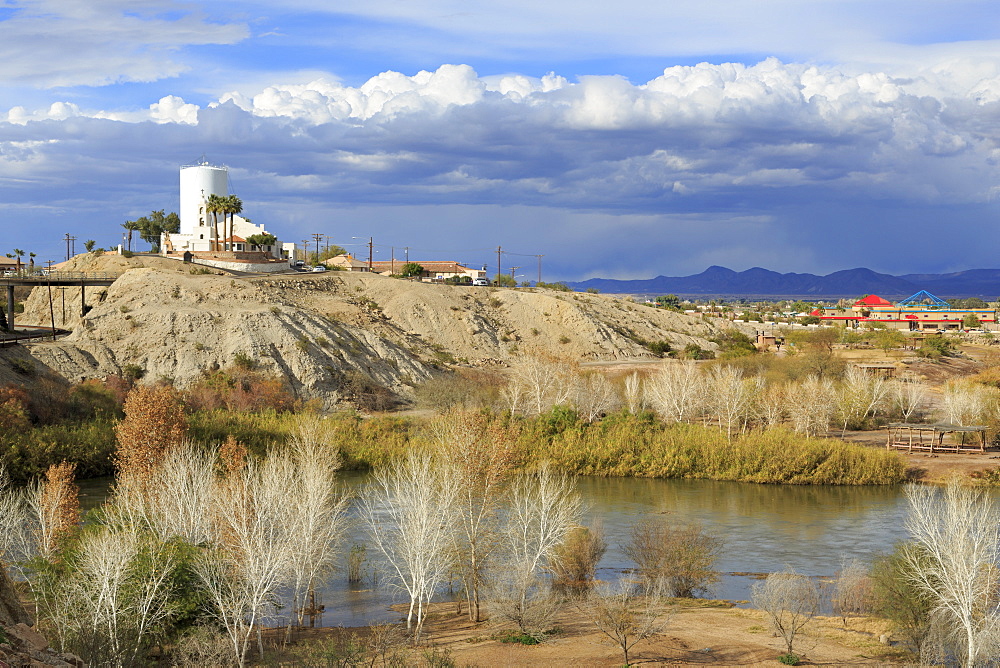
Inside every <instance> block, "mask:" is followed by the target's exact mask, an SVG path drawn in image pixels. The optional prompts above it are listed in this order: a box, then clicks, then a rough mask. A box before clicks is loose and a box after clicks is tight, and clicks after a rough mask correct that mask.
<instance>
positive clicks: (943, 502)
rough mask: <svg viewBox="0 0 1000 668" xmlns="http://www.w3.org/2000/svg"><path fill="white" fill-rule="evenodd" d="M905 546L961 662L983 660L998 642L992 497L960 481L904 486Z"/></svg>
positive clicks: (999, 573)
mask: <svg viewBox="0 0 1000 668" xmlns="http://www.w3.org/2000/svg"><path fill="white" fill-rule="evenodd" d="M906 497H907V499H908V500H909V502H910V513H909V515H908V517H907V520H906V528H907V530H908V531H909V532H910V536H911V537H912V538H913V541H914V543H915V544H914V545H912V546H910V547H909V548H908V549H906V550H905V551H904V553H903V554H904V558H905V559H906V562H907V565H908V571H909V573H910V577H911V578H912V579H913V583H914V584H915V585H916V586H917V587H918V588H919V589H920V590H922V591H923V592H925V593H927V594H928V595H929V596H930V598H931V601H932V605H933V611H932V618H933V619H934V620H935V622H936V623H937V625H938V627H939V629H941V630H942V631H943V633H942V636H943V639H944V641H945V644H946V646H947V647H948V649H950V650H951V651H953V652H954V653H955V655H956V656H957V658H958V659H959V661H960V662H961V664H962V665H963V666H976V665H984V664H985V663H986V662H987V661H988V660H990V659H991V658H994V657H995V656H996V655H995V651H996V649H997V647H998V643H1000V596H998V592H1000V569H998V566H997V564H998V563H1000V512H998V510H997V507H996V505H995V504H994V502H993V500H992V498H991V496H990V495H989V494H987V493H986V491H985V490H983V489H981V488H974V487H971V486H969V485H966V484H963V483H961V482H959V481H958V480H952V481H950V482H949V483H948V484H947V485H946V486H945V488H944V489H943V490H941V489H937V488H934V487H931V486H929V485H910V486H908V487H907V489H906Z"/></svg>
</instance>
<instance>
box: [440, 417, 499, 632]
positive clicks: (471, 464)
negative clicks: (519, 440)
mask: <svg viewBox="0 0 1000 668" xmlns="http://www.w3.org/2000/svg"><path fill="white" fill-rule="evenodd" d="M432 429H433V431H434V436H433V440H434V441H435V442H436V443H437V444H438V446H439V447H440V448H441V452H440V456H441V457H447V458H449V459H450V460H451V461H452V463H453V465H454V469H453V470H454V474H455V479H454V480H453V484H454V486H455V487H456V490H457V494H456V498H455V504H454V506H453V510H454V513H455V520H456V521H455V524H456V527H457V530H456V532H455V534H454V537H455V541H456V548H457V549H456V553H457V555H458V560H459V566H460V571H461V574H462V582H463V587H464V589H465V596H466V600H467V601H468V604H469V619H470V620H471V621H473V622H478V621H480V619H481V607H482V590H483V587H484V585H485V581H486V580H485V578H486V571H487V568H488V567H489V565H490V564H491V562H492V560H493V558H494V555H495V553H496V550H497V549H498V547H499V545H500V537H501V533H500V521H501V518H500V514H501V510H502V508H503V507H504V505H505V503H506V500H507V491H508V488H509V484H510V482H511V479H512V477H513V475H514V467H515V465H516V463H517V452H516V430H515V429H514V428H513V427H511V426H509V425H505V424H503V423H501V422H500V421H498V420H494V419H490V418H489V417H488V416H487V415H484V414H483V413H473V412H468V411H458V410H452V411H449V412H447V413H445V414H444V415H443V416H441V418H439V419H438V420H436V421H435V422H434V423H433V424H432Z"/></svg>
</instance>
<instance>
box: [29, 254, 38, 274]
mask: <svg viewBox="0 0 1000 668" xmlns="http://www.w3.org/2000/svg"><path fill="white" fill-rule="evenodd" d="M36 257H38V255H37V254H36V253H28V263H29V265H30V266H29V267H28V269H29V270H30V271H34V270H35V258H36Z"/></svg>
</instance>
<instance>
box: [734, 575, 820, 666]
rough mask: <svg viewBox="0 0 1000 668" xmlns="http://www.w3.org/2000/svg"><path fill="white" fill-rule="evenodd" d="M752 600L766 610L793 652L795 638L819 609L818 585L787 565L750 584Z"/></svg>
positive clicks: (789, 651) (772, 623) (789, 650)
mask: <svg viewBox="0 0 1000 668" xmlns="http://www.w3.org/2000/svg"><path fill="white" fill-rule="evenodd" d="M750 592H751V598H752V600H753V604H754V605H755V606H756V607H757V608H758V609H759V610H763V611H764V612H765V613H767V616H768V618H770V620H771V625H772V626H773V627H774V630H775V632H776V633H777V634H778V635H779V636H781V639H782V640H783V641H784V642H785V651H787V652H788V653H789V654H791V653H792V651H793V649H794V644H795V638H796V637H797V636H798V635H799V634H801V633H802V631H803V630H804V629H805V627H806V624H808V623H809V622H810V621H811V620H812V618H813V617H815V616H816V613H818V612H819V600H820V597H819V589H818V588H817V587H816V583H815V582H813V581H812V580H810V579H809V578H807V577H806V576H805V575H800V574H798V573H796V572H795V571H794V570H792V569H791V568H786V569H785V570H783V571H779V572H777V573H771V574H770V575H768V576H767V579H766V580H764V581H763V582H757V583H755V584H754V585H753V586H751V588H750Z"/></svg>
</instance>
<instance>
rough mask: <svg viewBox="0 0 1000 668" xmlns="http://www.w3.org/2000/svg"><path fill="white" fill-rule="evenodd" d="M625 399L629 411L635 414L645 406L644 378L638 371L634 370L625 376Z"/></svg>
mask: <svg viewBox="0 0 1000 668" xmlns="http://www.w3.org/2000/svg"><path fill="white" fill-rule="evenodd" d="M624 384H625V391H624V399H625V406H626V408H627V409H628V412H629V413H631V414H632V415H635V414H636V413H638V412H639V411H640V410H642V407H643V401H642V389H643V388H642V379H641V376H639V374H638V372H632V373H630V374H629V375H627V376H625V383H624Z"/></svg>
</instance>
